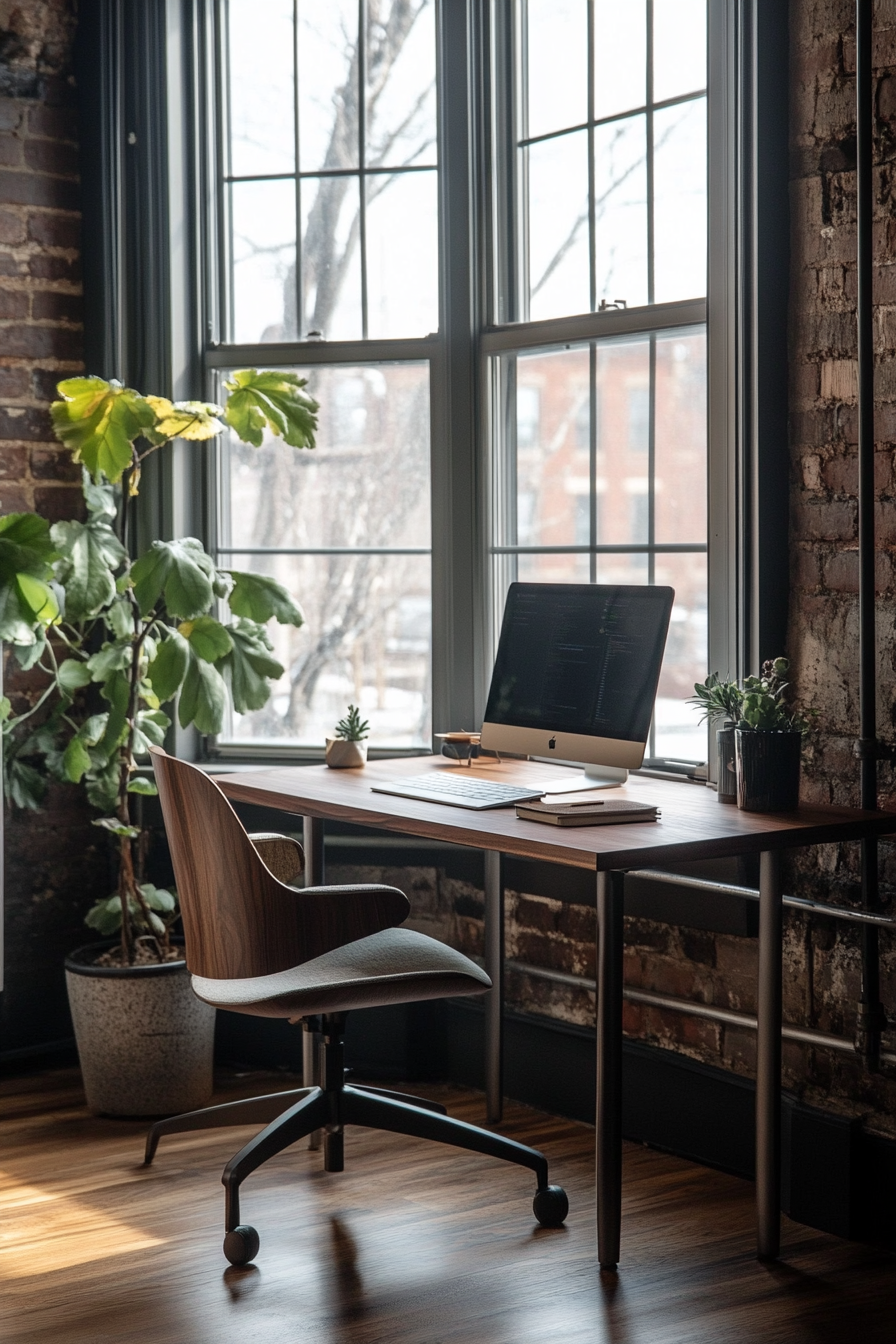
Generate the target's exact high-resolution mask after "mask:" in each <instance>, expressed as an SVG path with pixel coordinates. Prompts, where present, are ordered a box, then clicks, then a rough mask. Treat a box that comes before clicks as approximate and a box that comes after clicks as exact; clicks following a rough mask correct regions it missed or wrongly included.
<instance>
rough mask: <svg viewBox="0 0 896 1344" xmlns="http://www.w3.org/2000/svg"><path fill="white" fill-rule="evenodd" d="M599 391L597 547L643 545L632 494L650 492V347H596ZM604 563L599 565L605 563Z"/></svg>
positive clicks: (605, 344) (641, 342)
mask: <svg viewBox="0 0 896 1344" xmlns="http://www.w3.org/2000/svg"><path fill="white" fill-rule="evenodd" d="M597 387H598V395H599V400H600V413H601V425H600V438H599V440H598V445H597V478H598V479H597V488H598V490H599V492H600V495H601V536H600V541H601V542H602V543H603V544H604V545H612V546H629V545H631V544H632V543H633V542H637V543H641V542H646V541H647V535H646V531H645V529H644V527H643V526H642V521H643V513H641V514H637V513H636V511H637V510H638V509H639V508H643V506H642V505H633V504H632V502H631V501H632V496H633V495H634V494H638V495H640V496H643V497H644V498H645V499H646V494H645V490H646V488H648V487H649V482H648V481H647V460H648V454H647V452H646V448H647V442H646V435H647V429H648V425H649V411H650V400H649V397H650V344H649V342H648V341H646V340H639V341H628V342H616V343H610V342H603V341H602V342H600V343H599V344H598V346H597ZM633 529H634V531H633ZM605 558H606V557H604V558H602V559H601V560H600V561H599V564H602V563H604V559H605ZM624 563H628V561H627V560H626V561H625V562H624ZM601 582H602V583H610V582H613V583H630V582H634V580H631V579H612V580H610V579H601Z"/></svg>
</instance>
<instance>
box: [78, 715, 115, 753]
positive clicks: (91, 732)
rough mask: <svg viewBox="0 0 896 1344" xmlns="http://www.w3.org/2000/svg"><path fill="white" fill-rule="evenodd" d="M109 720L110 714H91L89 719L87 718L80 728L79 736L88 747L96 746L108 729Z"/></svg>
mask: <svg viewBox="0 0 896 1344" xmlns="http://www.w3.org/2000/svg"><path fill="white" fill-rule="evenodd" d="M108 722H109V715H108V714H91V716H90V718H89V719H85V720H84V722H83V723H82V724H81V727H80V728H79V729H78V736H79V737H80V739H81V741H82V742H83V743H84V744H85V746H88V747H95V746H96V744H97V742H99V740H100V738H101V737H102V736H103V733H104V732H105V731H106V725H107V723H108Z"/></svg>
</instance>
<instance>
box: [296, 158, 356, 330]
mask: <svg viewBox="0 0 896 1344" xmlns="http://www.w3.org/2000/svg"><path fill="white" fill-rule="evenodd" d="M301 189H302V294H303V304H304V317H303V320H302V332H301V334H302V336H305V335H306V334H307V333H308V332H309V331H318V332H320V333H321V334H322V335H323V336H324V337H325V338H326V339H327V340H352V339H357V338H359V337H360V336H361V335H362V334H363V333H362V327H361V254H360V248H359V234H360V200H359V188H358V179H357V178H356V177H319V178H305V179H303V181H302V188H301Z"/></svg>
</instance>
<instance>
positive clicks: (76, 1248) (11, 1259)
mask: <svg viewBox="0 0 896 1344" xmlns="http://www.w3.org/2000/svg"><path fill="white" fill-rule="evenodd" d="M162 1244H163V1239H162V1238H159V1237H152V1236H149V1235H148V1234H147V1233H146V1232H143V1231H139V1230H138V1229H136V1228H133V1227H130V1226H129V1225H128V1224H127V1223H124V1222H122V1221H121V1220H120V1219H118V1218H112V1217H110V1216H109V1215H108V1214H106V1213H101V1212H99V1211H98V1210H96V1209H92V1208H90V1207H89V1205H86V1204H83V1203H81V1202H80V1201H79V1200H77V1199H74V1198H72V1197H71V1196H70V1195H63V1194H58V1193H53V1192H52V1191H49V1190H42V1189H40V1188H39V1187H38V1186H34V1185H23V1184H22V1183H21V1182H20V1181H17V1180H15V1179H14V1178H12V1177H10V1176H8V1175H7V1173H6V1172H4V1171H0V1278H7V1279H12V1278H23V1277H28V1276H31V1275H34V1274H49V1273H52V1272H53V1271H54V1270H60V1269H71V1268H72V1267H73V1266H74V1265H85V1264H89V1263H91V1262H92V1261H94V1260H105V1259H107V1258H108V1257H109V1256H112V1255H126V1254H127V1253H128V1252H130V1251H142V1250H147V1249H148V1248H149V1247H152V1246H161V1245H162Z"/></svg>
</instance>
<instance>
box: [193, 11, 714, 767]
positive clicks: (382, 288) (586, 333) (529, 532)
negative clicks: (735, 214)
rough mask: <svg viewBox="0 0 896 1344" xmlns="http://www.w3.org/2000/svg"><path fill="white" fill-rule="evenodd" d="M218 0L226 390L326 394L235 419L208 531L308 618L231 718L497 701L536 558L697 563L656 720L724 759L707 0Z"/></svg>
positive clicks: (432, 710)
mask: <svg viewBox="0 0 896 1344" xmlns="http://www.w3.org/2000/svg"><path fill="white" fill-rule="evenodd" d="M197 3H198V4H199V8H200V11H201V12H202V13H204V16H205V21H206V28H205V29H204V30H203V31H204V32H205V33H206V34H207V41H208V49H207V51H206V53H205V59H202V52H201V51H200V52H199V53H198V54H199V57H200V59H199V60H198V63H197V70H198V72H199V73H198V74H197V79H198V81H199V83H198V85H197V87H198V89H199V101H200V104H201V105H205V104H207V105H209V106H211V107H213V108H214V116H213V118H212V130H213V134H212V135H211V138H210V142H211V143H212V149H211V151H210V152H209V154H208V156H207V159H208V163H207V181H208V186H209V195H208V199H209V201H210V202H211V206H208V207H207V206H206V204H205V203H203V202H200V217H203V218H206V219H207V225H206V226H204V232H203V235H202V242H203V249H204V254H205V257H206V266H205V273H206V276H207V280H206V285H205V293H204V298H203V313H204V316H203V326H202V331H203V334H204V340H203V343H202V345H203V348H202V352H201V357H202V360H203V362H204V367H205V369H206V373H207V376H208V390H209V393H210V394H214V391H215V387H216V386H217V385H219V380H220V379H221V378H222V377H223V376H225V375H226V373H227V370H228V369H233V368H235V367H239V366H240V365H244V364H251V363H255V364H264V365H268V366H280V367H286V368H292V369H297V370H299V371H300V372H302V374H303V376H305V377H307V378H308V380H309V387H310V390H311V391H312V392H313V394H314V395H315V396H317V397H318V399H319V401H320V403H321V428H320V435H319V445H318V448H317V449H316V450H315V452H314V453H298V454H297V453H295V452H294V451H293V450H291V449H285V448H284V447H283V445H282V444H280V443H279V442H277V441H271V442H267V443H265V445H264V446H263V448H262V449H261V450H260V452H258V453H255V452H253V451H251V450H247V449H245V448H244V447H243V446H241V445H239V444H235V443H226V442H223V443H222V444H221V445H220V452H219V457H218V461H217V464H216V469H215V472H214V473H213V479H211V480H210V482H209V486H210V492H211V499H212V507H211V510H210V515H211V516H210V519H209V522H208V531H209V532H210V534H211V544H212V545H213V547H215V548H216V550H217V554H218V555H219V556H220V557H221V559H222V561H224V562H226V563H229V564H232V565H233V566H234V567H238V568H239V567H242V568H258V569H260V570H262V571H263V572H266V573H271V574H274V575H276V576H277V577H278V578H280V579H281V581H282V582H284V583H285V584H286V585H287V586H288V587H289V588H290V589H291V590H292V591H293V592H294V593H295V594H296V596H297V597H298V598H299V600H300V601H301V602H302V603H303V605H304V607H305V611H306V617H307V621H306V625H305V626H304V627H303V628H302V629H301V630H299V631H298V632H296V631H292V630H288V631H276V632H275V634H276V639H277V640H278V641H279V643H278V645H277V652H278V656H279V657H280V660H281V661H282V662H283V664H284V667H285V669H286V671H285V673H284V677H283V679H282V682H281V684H280V685H278V686H277V688H276V690H275V694H274V696H273V698H272V700H271V702H270V703H269V705H268V706H267V707H266V708H265V709H264V710H261V711H258V712H257V713H255V714H252V715H248V716H245V717H244V718H242V719H237V720H235V721H234V722H233V723H232V724H230V725H229V727H228V729H227V731H226V732H225V734H224V735H223V736H222V738H221V739H220V740H219V741H218V743H217V744H216V749H217V750H218V751H219V752H221V753H224V754H234V753H237V754H238V753H240V752H251V753H253V754H257V753H259V752H263V751H265V750H271V749H276V748H278V747H279V748H281V749H283V750H287V751H290V752H295V753H297V754H299V755H301V754H302V753H303V752H312V753H313V752H314V751H317V750H319V748H320V745H321V744H322V740H323V737H324V735H325V734H326V733H327V732H328V731H329V730H330V729H331V728H332V725H333V723H334V722H335V720H336V718H338V717H339V715H340V714H341V713H342V712H343V711H344V708H345V705H346V703H347V702H348V701H349V700H352V701H354V702H355V703H359V704H360V706H361V709H362V712H363V713H364V714H365V717H367V718H369V719H370V721H371V725H372V747H373V748H374V749H376V748H382V749H384V750H388V751H402V750H407V751H413V750H420V749H427V748H428V747H429V745H430V742H431V733H432V729H433V727H435V728H438V729H440V730H441V729H443V728H446V727H448V726H451V725H454V726H457V725H459V724H460V725H462V726H470V725H472V724H475V722H476V721H477V719H478V716H479V715H480V714H481V711H482V707H483V700H484V692H485V689H486V684H487V673H488V669H489V668H490V665H491V656H492V648H493V640H494V636H495V632H496V626H497V623H498V620H499V618H500V614H501V610H502V607H503V597H504V593H505V591H506V587H507V584H508V583H509V582H511V581H512V580H513V579H514V578H531V579H545V580H551V579H559V580H582V581H589V582H622V583H669V584H671V585H672V586H674V587H675V589H676V593H677V598H676V606H675V612H674V615H673V629H672V633H671V634H670V639H669V645H668V653H667V658H666V664H665V667H664V672H663V680H662V683H661V688H660V697H659V701H658V712H657V716H656V723H655V726H654V730H653V736H652V740H651V746H650V748H649V751H650V754H651V756H653V757H654V758H667V757H668V758H673V759H677V760H681V759H702V758H703V757H704V756H705V751H706V748H705V734H704V732H703V730H702V729H700V728H699V727H698V726H697V724H696V720H695V718H694V716H693V715H692V713H691V712H690V711H689V710H687V709H686V708H685V707H684V706H683V705H682V697H683V696H684V695H686V694H688V693H689V691H690V689H691V686H692V683H693V681H694V680H696V679H697V678H698V677H702V676H704V675H705V673H706V670H707V640H708V638H709V635H708V631H709V619H708V614H707V613H708V600H707V593H708V571H707V537H708V532H709V527H708V519H707V504H706V501H707V494H708V490H707V459H708V450H707V428H706V426H707V417H706V400H707V376H708V375H707V346H706V311H707V301H706V273H707V230H706V214H707V186H706V184H707V136H706V130H707V126H706V123H707V118H706V83H707V77H706V49H707V39H706V22H707V0H632V3H630V4H626V5H623V6H620V5H618V4H617V5H612V4H610V3H609V0H465V3H462V4H457V5H455V4H453V3H446V2H445V0H407V2H406V3H401V4H399V3H397V0H334V3H333V4H332V5H331V4H327V5H321V4H318V3H314V2H313V0H266V9H265V24H264V26H263V30H262V26H261V25H259V24H258V15H257V4H254V3H252V2H251V0H205V4H204V7H203V5H202V3H201V0H197ZM713 5H715V9H716V11H717V12H718V14H721V13H722V12H723V11H724V6H721V5H719V4H718V3H717V0H709V6H710V8H711V7H712V6H713ZM200 45H201V44H200ZM207 72H211V73H207ZM470 90H472V92H470ZM203 210H205V211H206V214H205V216H203V215H202V211H203ZM716 442H717V445H720V446H721V450H722V451H723V452H727V443H724V442H723V439H722V437H720V436H718V435H717V436H716ZM720 518H721V525H720V527H716V528H715V533H714V535H716V536H721V535H722V534H723V533H724V532H725V529H726V528H727V527H728V521H729V520H728V517H727V514H726V511H725V507H724V505H723V507H722V509H721V512H720ZM726 544H727V543H726ZM717 607H718V604H717ZM722 619H723V620H727V619H728V617H727V614H723V616H722Z"/></svg>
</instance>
